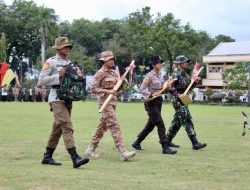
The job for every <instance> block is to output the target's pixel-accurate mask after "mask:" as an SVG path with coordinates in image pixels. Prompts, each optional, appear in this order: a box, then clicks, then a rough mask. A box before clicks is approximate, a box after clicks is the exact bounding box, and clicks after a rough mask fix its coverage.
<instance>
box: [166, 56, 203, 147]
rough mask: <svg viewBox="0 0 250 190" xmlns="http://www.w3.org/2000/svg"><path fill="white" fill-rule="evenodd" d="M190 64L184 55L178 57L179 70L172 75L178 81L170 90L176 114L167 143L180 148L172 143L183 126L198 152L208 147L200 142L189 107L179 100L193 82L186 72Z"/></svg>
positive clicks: (168, 133) (196, 79)
mask: <svg viewBox="0 0 250 190" xmlns="http://www.w3.org/2000/svg"><path fill="white" fill-rule="evenodd" d="M189 62H190V60H189V59H188V58H186V57H185V56H184V55H180V56H178V57H176V63H177V64H178V68H177V70H175V71H174V72H173V74H172V76H173V78H174V79H176V81H175V82H174V83H173V85H172V86H171V88H170V89H169V92H170V93H171V94H172V95H173V107H174V109H175V114H174V118H173V120H172V123H171V126H170V127H169V129H168V132H167V141H168V144H169V146H178V145H174V144H173V143H172V139H173V138H174V137H175V135H176V134H177V132H178V131H179V129H180V128H181V126H183V127H184V128H185V130H186V132H187V135H188V137H189V138H190V140H191V142H192V145H193V149H194V150H198V149H202V148H204V147H206V146H207V145H206V144H205V143H199V142H198V140H197V138H196V133H195V130H194V125H193V122H192V116H191V114H190V112H189V109H188V106H187V105H183V104H182V102H181V100H180V99H179V95H180V94H183V93H184V91H185V90H186V89H187V87H188V86H189V84H190V82H191V79H190V76H189V75H188V74H187V73H186V72H185V70H186V69H187V67H188V63H189ZM198 81H199V79H198V77H196V78H195V83H197V82H198ZM195 83H194V84H195ZM194 86H195V85H194ZM194 86H192V87H194Z"/></svg>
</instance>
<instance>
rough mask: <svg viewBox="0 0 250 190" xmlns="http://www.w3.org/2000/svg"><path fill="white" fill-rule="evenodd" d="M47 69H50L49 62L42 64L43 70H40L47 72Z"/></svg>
mask: <svg viewBox="0 0 250 190" xmlns="http://www.w3.org/2000/svg"><path fill="white" fill-rule="evenodd" d="M49 67H50V64H49V62H48V61H45V63H44V64H43V68H42V70H48V69H49Z"/></svg>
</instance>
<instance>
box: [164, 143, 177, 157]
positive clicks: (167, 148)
mask: <svg viewBox="0 0 250 190" xmlns="http://www.w3.org/2000/svg"><path fill="white" fill-rule="evenodd" d="M161 146H162V154H175V153H177V151H176V150H171V149H170V148H169V147H168V144H167V142H164V143H161Z"/></svg>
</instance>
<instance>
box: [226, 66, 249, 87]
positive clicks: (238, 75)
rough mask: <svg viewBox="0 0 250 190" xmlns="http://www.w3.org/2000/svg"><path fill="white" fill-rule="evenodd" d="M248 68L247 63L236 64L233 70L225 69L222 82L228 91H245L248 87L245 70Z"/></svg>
mask: <svg viewBox="0 0 250 190" xmlns="http://www.w3.org/2000/svg"><path fill="white" fill-rule="evenodd" d="M249 68H250V63H249V62H238V63H236V66H235V67H234V68H229V69H225V71H224V73H223V76H222V78H223V82H224V83H225V84H226V86H227V88H228V89H229V90H246V89H247V87H248V81H247V69H249Z"/></svg>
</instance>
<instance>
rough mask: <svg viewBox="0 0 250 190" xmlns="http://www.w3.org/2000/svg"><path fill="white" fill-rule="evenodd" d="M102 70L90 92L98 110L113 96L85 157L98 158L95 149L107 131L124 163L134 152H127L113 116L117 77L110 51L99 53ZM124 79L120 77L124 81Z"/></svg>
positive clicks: (98, 73)
mask: <svg viewBox="0 0 250 190" xmlns="http://www.w3.org/2000/svg"><path fill="white" fill-rule="evenodd" d="M99 61H100V62H102V64H103V65H102V68H101V69H100V70H98V71H97V72H96V73H95V76H94V79H93V82H92V87H91V90H92V92H93V93H94V94H96V95H97V97H98V105H99V108H101V106H102V105H103V103H104V101H105V100H106V99H107V97H108V96H109V94H113V97H112V99H111V100H110V101H109V103H108V105H107V107H106V108H105V109H104V110H103V111H102V113H101V119H100V123H99V125H98V127H97V129H96V131H95V133H94V135H93V137H92V139H91V143H90V145H89V147H88V148H87V150H86V151H85V155H86V156H88V157H94V158H98V157H99V155H98V154H96V152H95V149H96V147H97V146H98V144H99V142H100V140H101V138H102V137H103V134H104V133H105V132H106V131H107V130H109V131H110V133H111V135H112V137H113V139H114V142H115V146H116V148H117V149H118V150H119V151H120V158H121V160H122V161H126V160H128V159H129V158H131V157H133V156H134V155H135V152H134V151H131V152H129V151H127V150H126V148H125V145H124V142H123V139H122V135H121V129H120V125H119V122H118V120H117V118H116V115H115V110H116V102H117V98H116V91H115V90H113V88H114V86H115V84H116V83H117V81H118V76H117V74H116V73H115V72H114V70H112V69H111V68H112V67H113V66H114V61H115V57H114V55H113V53H112V52H111V51H104V52H102V53H101V58H100V59H99ZM124 79H125V77H121V80H124Z"/></svg>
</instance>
